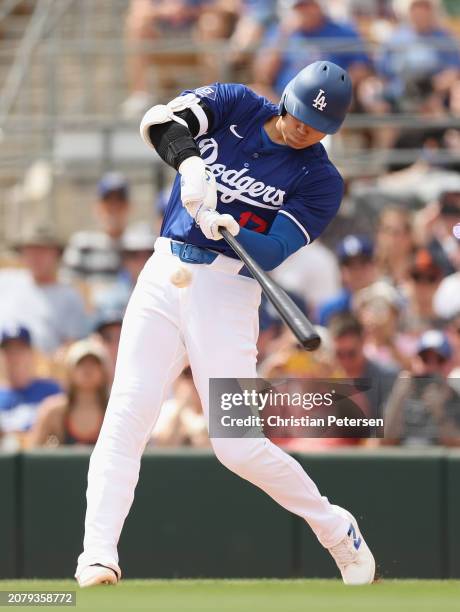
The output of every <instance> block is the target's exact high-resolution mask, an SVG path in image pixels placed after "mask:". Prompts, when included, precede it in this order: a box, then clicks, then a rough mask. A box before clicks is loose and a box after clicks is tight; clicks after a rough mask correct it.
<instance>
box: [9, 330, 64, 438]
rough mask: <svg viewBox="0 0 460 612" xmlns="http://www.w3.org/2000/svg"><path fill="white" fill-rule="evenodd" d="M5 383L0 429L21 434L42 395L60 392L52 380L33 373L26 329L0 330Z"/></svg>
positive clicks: (31, 353)
mask: <svg viewBox="0 0 460 612" xmlns="http://www.w3.org/2000/svg"><path fill="white" fill-rule="evenodd" d="M0 353H1V356H2V357H3V362H4V369H5V375H6V385H5V386H0V431H3V432H4V433H5V434H13V435H18V437H21V435H22V434H24V432H26V431H28V430H29V429H30V427H31V426H32V425H33V424H34V422H35V419H36V417H37V409H38V406H39V404H40V402H42V401H43V400H44V399H45V398H47V397H49V396H51V395H56V394H57V393H60V392H61V387H60V386H59V384H58V383H57V382H56V381H55V380H50V379H45V378H39V377H37V375H36V366H35V355H34V351H33V348H32V338H31V334H30V332H29V330H28V329H27V328H26V327H23V326H16V325H11V326H7V327H3V328H2V329H1V330H0Z"/></svg>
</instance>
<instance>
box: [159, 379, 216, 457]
mask: <svg viewBox="0 0 460 612" xmlns="http://www.w3.org/2000/svg"><path fill="white" fill-rule="evenodd" d="M151 443H152V444H153V445H154V446H198V447H204V446H209V437H208V431H207V426H206V419H205V417H204V415H203V410H202V407H201V402H200V398H199V396H198V393H197V390H196V388H195V385H194V383H193V378H192V372H191V370H190V368H189V367H187V368H185V370H184V371H183V372H182V374H181V375H180V376H179V378H178V379H177V381H176V383H175V384H174V393H173V397H172V398H170V399H169V400H167V401H166V402H165V403H164V404H163V407H162V409H161V414H160V418H159V419H158V421H157V423H156V425H155V427H154V429H153V433H152V437H151Z"/></svg>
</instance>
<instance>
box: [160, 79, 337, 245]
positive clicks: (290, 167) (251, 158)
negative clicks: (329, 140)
mask: <svg viewBox="0 0 460 612" xmlns="http://www.w3.org/2000/svg"><path fill="white" fill-rule="evenodd" d="M185 93H189V91H186V92H184V94H185ZM194 93H195V94H196V95H197V96H198V97H199V98H201V99H202V100H203V102H204V103H205V104H206V106H207V107H208V108H209V109H210V110H211V112H212V115H213V123H212V128H211V130H208V132H207V133H206V134H204V135H203V136H201V137H200V138H198V139H197V143H198V147H199V150H200V155H201V157H202V158H203V160H204V162H205V163H206V165H207V167H208V168H209V169H210V170H211V172H212V173H213V174H214V176H215V178H216V184H217V191H218V202H217V210H218V212H220V213H228V214H231V215H232V216H233V217H234V218H235V219H236V220H237V221H238V223H239V224H240V226H241V227H245V228H247V229H249V230H252V231H255V232H261V233H264V234H267V233H268V232H269V230H270V227H271V225H272V223H273V221H274V219H275V217H276V215H278V214H282V215H285V216H286V217H287V218H289V219H290V220H291V222H292V223H293V225H294V226H295V227H296V228H297V231H299V232H301V233H302V235H303V237H304V241H305V244H308V243H310V242H312V241H313V240H315V238H317V237H318V236H319V235H320V234H321V233H322V232H323V230H324V229H325V227H326V226H327V225H328V224H329V222H330V221H331V220H332V218H333V217H334V216H335V214H336V213H337V210H338V208H339V206H340V202H341V199H342V195H343V180H342V178H341V176H340V174H339V173H338V171H337V170H336V168H335V167H334V165H333V164H332V163H331V162H330V160H329V158H328V156H327V154H326V151H325V149H324V147H323V146H322V145H321V144H316V145H314V146H312V147H308V148H306V149H301V150H296V149H292V148H290V147H287V146H276V145H273V146H267V145H266V143H264V138H263V132H262V127H263V125H264V124H265V123H266V122H267V121H268V120H269V119H270V118H271V117H273V116H275V115H276V114H277V112H278V107H277V106H275V105H274V104H272V103H271V102H269V101H268V100H267V99H266V98H264V97H262V96H258V95H257V94H255V93H254V92H253V91H251V90H250V89H249V88H247V87H245V86H244V85H239V84H233V83H230V84H223V83H214V84H213V85H208V86H206V87H200V88H198V89H196V90H195V91H194ZM311 103H312V105H314V104H315V103H318V101H317V100H316V101H315V100H314V99H312V101H311ZM265 140H266V139H265ZM161 235H162V236H166V237H167V238H172V239H173V240H180V241H181V242H188V243H191V244H195V245H197V246H201V247H206V248H211V249H213V250H217V251H220V252H222V253H225V254H226V255H228V256H230V257H236V256H235V254H234V253H233V251H232V250H231V249H230V247H228V245H227V244H226V242H225V241H224V240H221V241H218V242H216V241H213V240H208V239H207V238H206V237H205V236H204V234H203V233H202V232H201V230H200V228H199V227H197V226H196V224H195V222H194V220H193V219H192V218H191V217H190V215H189V214H188V212H187V211H186V210H185V208H184V207H183V206H182V202H181V199H180V178H179V175H178V176H177V177H176V180H175V181H174V185H173V189H172V193H171V196H170V199H169V203H168V206H167V208H166V213H165V218H164V220H163V226H162V229H161Z"/></svg>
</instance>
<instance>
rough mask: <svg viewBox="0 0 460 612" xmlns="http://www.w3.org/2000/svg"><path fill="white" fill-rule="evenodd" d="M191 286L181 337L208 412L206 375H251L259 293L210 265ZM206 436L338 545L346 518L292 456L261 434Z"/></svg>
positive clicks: (329, 543) (237, 468) (226, 459)
mask: <svg viewBox="0 0 460 612" xmlns="http://www.w3.org/2000/svg"><path fill="white" fill-rule="evenodd" d="M193 289H194V290H195V294H196V295H195V298H194V299H193V312H192V311H190V312H189V313H188V314H187V316H188V322H189V325H188V328H187V333H186V336H185V342H186V346H187V351H188V354H189V358H190V363H191V367H192V371H193V375H194V380H195V383H196V385H197V388H198V391H199V393H200V397H201V400H202V403H203V408H204V410H205V412H206V413H207V415H208V414H209V378H219V377H225V378H255V377H256V348H255V344H256V340H257V334H258V329H257V305H258V300H259V295H260V293H259V288H258V285H257V284H256V283H255V282H254V281H252V280H250V279H245V278H241V277H232V276H231V275H229V274H222V273H219V272H211V271H204V272H203V274H202V275H196V278H195V282H194V286H193ZM211 442H212V445H213V448H214V451H215V453H216V455H217V457H218V459H219V460H220V461H221V462H222V463H223V464H224V465H225V466H226V467H228V468H229V469H230V470H232V471H233V472H235V473H236V474H238V475H240V476H241V477H242V478H245V479H246V480H248V481H249V482H252V483H253V484H255V485H256V486H258V487H260V488H261V489H262V490H264V491H265V492H266V493H267V494H268V495H270V496H271V497H272V498H273V499H274V500H275V501H277V502H278V503H279V504H280V505H281V506H283V507H284V508H286V509H287V510H289V511H290V512H293V513H295V514H297V515H298V516H301V517H302V518H303V519H305V521H307V523H308V524H309V525H310V527H311V528H312V530H313V531H314V533H315V534H316V536H317V537H318V539H319V541H320V542H321V544H322V545H323V546H324V547H326V548H328V549H333V548H334V547H336V546H339V547H340V550H342V548H343V546H342V545H341V542H343V541H344V538H346V535H347V533H348V531H349V529H350V518H349V517H348V516H344V515H343V513H342V512H340V511H338V510H337V508H336V507H334V506H332V505H331V504H330V503H329V501H328V499H327V498H326V497H324V496H322V495H321V494H320V492H319V491H318V488H317V486H316V485H315V483H314V482H313V481H312V480H311V478H310V477H309V476H308V474H307V473H306V472H305V471H304V470H303V469H302V467H301V466H300V464H299V463H298V462H297V461H296V460H295V459H293V458H292V457H291V456H290V455H288V454H287V453H285V452H284V451H282V450H281V449H280V448H279V447H277V446H276V445H274V444H273V443H272V442H270V441H269V440H268V439H266V438H227V439H226V438H214V439H212V440H211ZM356 530H357V526H356V528H355V531H356ZM356 532H357V531H356ZM357 533H358V532H357ZM348 547H349V546H348V544H347V550H348ZM339 552H340V551H339ZM344 555H345V553H343V552H342V558H344Z"/></svg>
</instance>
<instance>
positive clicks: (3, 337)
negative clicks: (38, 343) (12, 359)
mask: <svg viewBox="0 0 460 612" xmlns="http://www.w3.org/2000/svg"><path fill="white" fill-rule="evenodd" d="M11 340H20V341H21V342H24V344H27V345H28V346H32V336H31V335H30V331H29V330H28V329H27V327H24V326H23V325H9V326H6V327H3V328H2V329H1V330H0V348H4V347H5V346H6V344H7V343H8V342H10V341H11Z"/></svg>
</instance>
